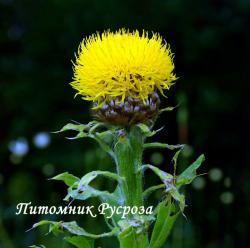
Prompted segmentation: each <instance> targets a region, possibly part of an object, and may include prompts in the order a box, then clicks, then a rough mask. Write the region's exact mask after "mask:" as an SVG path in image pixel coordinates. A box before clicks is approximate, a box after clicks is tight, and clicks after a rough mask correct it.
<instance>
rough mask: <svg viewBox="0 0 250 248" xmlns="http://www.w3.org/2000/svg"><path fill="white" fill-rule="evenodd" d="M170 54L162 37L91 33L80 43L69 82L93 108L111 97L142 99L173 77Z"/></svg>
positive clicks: (163, 87) (170, 80)
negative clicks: (94, 104) (93, 103)
mask: <svg viewBox="0 0 250 248" xmlns="http://www.w3.org/2000/svg"><path fill="white" fill-rule="evenodd" d="M173 69H174V64H173V54H172V53H171V51H170V48H169V45H168V44H167V43H166V42H164V41H163V39H162V37H161V36H160V35H159V34H157V33H153V35H152V37H149V35H148V33H147V32H145V31H143V33H142V34H141V35H140V33H139V32H138V31H133V32H129V31H128V30H125V29H120V30H118V31H116V32H110V31H105V32H103V33H102V34H99V33H97V34H93V35H92V36H90V37H89V38H86V39H84V40H83V41H82V43H81V44H80V47H79V50H78V55H77V58H76V62H75V64H74V78H73V80H74V81H73V82H72V83H71V85H72V86H73V88H75V89H76V90H77V91H78V93H77V94H80V95H82V97H83V99H85V100H89V101H94V102H95V103H97V104H96V108H99V107H100V106H102V105H103V104H104V103H105V102H107V101H109V100H110V99H112V98H117V99H119V101H120V102H124V100H125V99H126V98H127V97H132V98H134V99H139V100H142V101H143V102H145V101H146V100H147V99H148V97H149V96H150V94H151V93H153V92H155V91H157V89H158V90H159V91H160V92H161V93H162V94H163V90H164V89H169V87H170V86H171V85H172V82H173V81H174V80H176V76H175V74H174V73H173Z"/></svg>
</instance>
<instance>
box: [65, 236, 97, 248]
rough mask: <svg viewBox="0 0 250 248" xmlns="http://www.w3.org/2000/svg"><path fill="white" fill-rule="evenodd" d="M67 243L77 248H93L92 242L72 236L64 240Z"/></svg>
mask: <svg viewBox="0 0 250 248" xmlns="http://www.w3.org/2000/svg"><path fill="white" fill-rule="evenodd" d="M64 239H65V240H66V241H67V242H68V243H70V244H72V245H74V246H75V247H77V248H94V240H93V239H89V238H86V237H83V236H72V237H65V238H64Z"/></svg>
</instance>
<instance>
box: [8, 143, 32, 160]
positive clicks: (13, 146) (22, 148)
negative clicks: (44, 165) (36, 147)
mask: <svg viewBox="0 0 250 248" xmlns="http://www.w3.org/2000/svg"><path fill="white" fill-rule="evenodd" d="M8 148H9V150H10V152H11V153H13V154H14V155H16V156H20V157H22V156H24V155H26V154H27V153H28V151H29V145H28V141H27V140H26V139H25V138H18V139H16V140H12V141H11V142H10V143H9V146H8Z"/></svg>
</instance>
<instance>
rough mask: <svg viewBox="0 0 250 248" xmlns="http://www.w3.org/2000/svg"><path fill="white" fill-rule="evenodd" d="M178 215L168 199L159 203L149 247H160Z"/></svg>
mask: <svg viewBox="0 0 250 248" xmlns="http://www.w3.org/2000/svg"><path fill="white" fill-rule="evenodd" d="M178 215H179V213H178V212H176V210H175V207H174V204H172V203H171V201H170V200H168V201H167V202H165V201H164V202H161V203H159V205H158V213H157V219H156V222H155V225H154V228H153V232H152V236H151V239H150V244H149V248H162V246H163V245H164V243H165V241H166V239H167V237H168V236H169V234H170V231H171V229H172V227H173V224H174V222H175V221H176V219H177V217H178Z"/></svg>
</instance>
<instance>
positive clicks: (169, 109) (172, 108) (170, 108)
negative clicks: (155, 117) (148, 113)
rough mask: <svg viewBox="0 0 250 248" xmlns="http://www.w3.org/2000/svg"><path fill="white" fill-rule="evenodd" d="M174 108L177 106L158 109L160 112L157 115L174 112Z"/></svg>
mask: <svg viewBox="0 0 250 248" xmlns="http://www.w3.org/2000/svg"><path fill="white" fill-rule="evenodd" d="M176 107H177V106H175V107H166V108H163V109H160V110H159V113H162V112H166V111H172V110H174V109H175V108H176Z"/></svg>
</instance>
